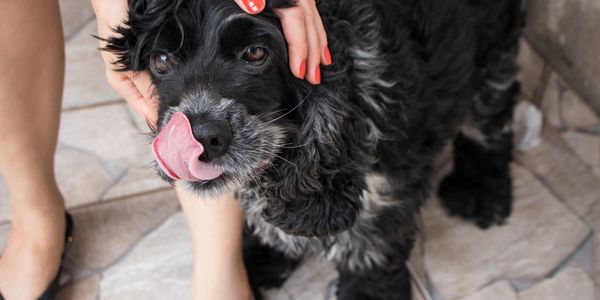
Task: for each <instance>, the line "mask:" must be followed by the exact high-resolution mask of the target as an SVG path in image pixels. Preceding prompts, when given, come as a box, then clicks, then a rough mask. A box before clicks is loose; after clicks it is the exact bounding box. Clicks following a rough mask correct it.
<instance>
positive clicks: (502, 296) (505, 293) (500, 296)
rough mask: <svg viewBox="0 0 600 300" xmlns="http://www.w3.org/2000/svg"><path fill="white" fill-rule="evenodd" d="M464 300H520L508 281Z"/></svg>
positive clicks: (496, 284) (486, 288)
mask: <svg viewBox="0 0 600 300" xmlns="http://www.w3.org/2000/svg"><path fill="white" fill-rule="evenodd" d="M463 300H519V299H518V298H517V293H516V292H515V290H514V289H513V288H512V286H510V283H509V282H508V281H498V282H496V283H494V284H491V285H489V286H486V287H484V288H483V289H481V290H480V291H478V292H476V293H475V294H473V295H471V296H469V297H466V298H464V299H463Z"/></svg>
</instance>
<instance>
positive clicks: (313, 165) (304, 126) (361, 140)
mask: <svg viewBox="0 0 600 300" xmlns="http://www.w3.org/2000/svg"><path fill="white" fill-rule="evenodd" d="M333 89H335V90H339V89H337V87H333V88H332V90H323V88H321V89H320V90H321V92H319V91H318V89H316V88H315V89H314V90H315V92H313V93H310V94H309V95H308V96H306V93H300V92H299V94H300V95H298V98H299V99H300V100H299V101H300V103H301V104H299V107H298V109H297V113H296V119H297V120H295V122H296V127H297V128H298V131H297V132H296V133H295V139H294V141H293V143H294V145H299V146H294V147H293V148H291V149H284V151H283V153H281V156H283V157H284V158H285V160H283V159H281V160H279V161H278V162H277V164H276V165H275V166H274V168H273V170H269V171H268V173H267V176H266V177H267V182H268V183H267V186H266V189H265V190H264V192H265V194H266V195H267V199H268V205H267V208H266V209H265V210H264V211H263V217H264V218H265V220H266V221H267V222H270V223H271V224H273V225H276V226H277V227H279V228H281V229H283V230H284V231H286V232H288V233H291V234H295V235H303V236H326V235H331V234H334V233H337V232H340V231H343V230H346V229H348V228H349V227H351V226H352V225H353V224H354V222H355V220H356V218H357V216H358V213H359V212H360V210H361V206H362V203H361V201H360V199H361V196H362V193H363V190H365V189H366V182H365V178H364V177H365V175H366V174H367V172H368V171H369V170H370V169H371V167H372V165H373V164H374V163H375V159H374V157H375V155H374V154H375V149H376V142H375V140H374V139H372V138H369V134H370V132H369V130H370V127H369V124H368V123H367V121H366V118H365V117H364V115H363V114H362V110H360V109H358V108H357V107H355V105H354V104H353V103H352V101H350V100H349V99H346V98H345V97H344V96H343V93H339V92H336V91H334V90H333ZM300 90H303V89H298V90H297V92H298V91H300ZM342 90H343V89H342ZM301 94H304V95H305V96H302V95H301ZM303 99H304V100H303ZM300 145H301V146H300ZM269 179H272V180H269Z"/></svg>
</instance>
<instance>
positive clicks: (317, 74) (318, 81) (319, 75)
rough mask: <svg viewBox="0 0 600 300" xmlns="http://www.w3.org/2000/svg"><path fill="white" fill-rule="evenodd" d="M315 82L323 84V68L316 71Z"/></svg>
mask: <svg viewBox="0 0 600 300" xmlns="http://www.w3.org/2000/svg"><path fill="white" fill-rule="evenodd" d="M315 81H316V82H317V84H318V83H321V67H319V66H317V68H316V69H315Z"/></svg>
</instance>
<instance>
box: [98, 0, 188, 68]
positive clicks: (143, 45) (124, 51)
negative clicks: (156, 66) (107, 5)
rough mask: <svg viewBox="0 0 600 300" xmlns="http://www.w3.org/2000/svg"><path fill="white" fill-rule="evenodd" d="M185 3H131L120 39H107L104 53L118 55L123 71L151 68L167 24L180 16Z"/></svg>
mask: <svg viewBox="0 0 600 300" xmlns="http://www.w3.org/2000/svg"><path fill="white" fill-rule="evenodd" d="M182 2H183V0H129V1H128V18H127V20H126V21H125V22H124V24H123V25H120V26H118V27H117V28H115V29H114V31H115V33H116V34H117V36H116V37H112V38H109V39H106V42H107V45H106V47H104V48H103V49H102V50H103V51H110V52H113V53H115V54H116V55H117V61H116V62H117V63H118V64H120V65H121V66H120V67H119V68H118V69H120V70H129V71H141V70H145V69H147V68H148V59H149V51H148V50H150V49H152V47H153V46H154V43H155V38H156V36H157V35H158V34H159V32H160V30H161V29H162V28H163V26H164V25H165V23H166V22H168V21H169V19H170V18H172V17H174V16H176V11H177V9H178V8H179V7H180V6H181V4H182Z"/></svg>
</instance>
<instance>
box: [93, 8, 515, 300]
mask: <svg viewBox="0 0 600 300" xmlns="http://www.w3.org/2000/svg"><path fill="white" fill-rule="evenodd" d="M128 5H129V15H128V20H127V21H126V23H125V25H124V26H121V27H118V28H116V29H115V31H116V32H117V33H118V35H117V36H116V37H114V38H111V39H108V40H107V41H108V44H107V46H106V48H105V49H104V50H106V51H111V52H113V53H116V54H117V55H118V58H119V60H118V63H119V64H121V66H122V70H127V71H142V70H150V72H151V75H152V80H153V82H154V84H155V86H156V93H157V94H158V96H159V98H160V106H159V123H158V130H156V131H154V132H153V137H156V138H155V142H156V141H159V142H157V144H156V145H155V151H158V152H160V151H162V150H161V149H163V148H164V149H173V147H175V148H177V147H183V146H181V145H183V144H185V146H186V147H187V146H189V147H190V149H192V150H189V151H188V150H185V151H187V152H185V151H184V152H180V153H179V154H177V155H179V156H177V157H178V158H177V157H174V156H173V157H166V156H169V155H172V153H165V152H162V154H160V155H162V156H160V155H159V156H158V158H157V162H158V164H157V170H158V173H159V175H160V176H162V177H163V178H164V179H165V180H167V181H170V182H173V180H175V179H181V180H182V181H183V182H185V185H186V186H187V187H189V188H190V189H192V190H193V191H195V192H196V193H199V194H207V195H216V194H218V193H221V192H225V191H235V193H236V197H237V198H238V199H239V201H240V202H241V203H242V205H243V207H244V208H245V210H246V215H247V228H246V230H245V234H244V239H245V241H244V245H245V246H244V257H245V262H246V266H247V271H248V273H249V278H250V283H251V285H252V288H253V291H254V293H255V297H256V298H257V299H261V297H262V296H261V294H260V290H261V289H264V288H271V287H277V286H279V285H281V284H282V283H283V282H284V281H285V278H286V277H287V275H289V273H290V272H291V271H292V270H293V268H294V267H295V266H296V265H297V263H298V261H299V260H300V259H301V258H302V257H303V256H304V255H306V254H316V255H320V256H322V257H324V258H326V259H328V260H330V261H332V262H333V263H335V265H336V266H337V269H338V271H339V279H338V281H337V287H336V294H337V297H338V299H386V300H389V299H410V298H411V285H410V278H409V273H408V270H407V267H406V261H407V259H408V257H409V254H410V251H411V248H412V246H413V243H414V239H415V233H416V231H417V230H418V228H417V223H416V220H417V218H418V216H419V210H420V208H421V206H422V204H423V202H424V201H425V199H427V198H428V197H429V196H430V195H431V190H432V177H433V171H434V170H433V163H434V160H435V159H436V157H437V156H438V155H439V154H440V152H441V151H442V149H443V148H444V146H445V145H447V144H449V143H453V146H454V169H453V171H452V172H451V173H450V174H449V175H448V176H447V177H446V178H445V179H444V180H443V181H442V183H441V184H440V188H439V191H438V193H439V195H440V198H441V201H442V203H443V204H444V206H445V207H446V208H447V210H448V211H449V213H450V214H452V215H456V216H460V217H463V218H465V219H469V220H472V221H474V222H475V223H476V224H477V225H479V226H480V227H482V228H487V227H489V226H492V225H495V224H501V223H502V222H503V221H504V220H505V219H506V218H507V217H508V216H509V214H510V212H511V203H512V194H511V178H510V176H509V163H510V161H511V151H512V131H511V119H512V111H513V107H514V104H515V102H516V100H515V99H516V97H517V95H518V94H519V89H520V88H519V82H518V80H517V79H516V76H517V72H518V66H517V63H516V56H517V53H518V45H519V38H520V35H521V31H522V27H523V16H522V11H521V7H522V3H521V0H505V1H496V0H406V1H397V0H372V1H364V0H343V1H339V0H321V1H317V5H318V10H319V12H320V14H321V17H322V20H323V23H324V26H325V28H326V32H327V34H328V42H329V48H330V50H331V54H332V57H333V58H334V60H333V63H332V64H331V65H330V66H326V67H323V68H322V73H323V75H322V78H323V82H322V84H320V85H316V86H313V85H310V84H309V83H307V82H305V81H303V80H300V79H297V78H296V77H294V76H293V75H292V73H291V72H290V71H289V67H288V57H287V46H286V41H285V39H284V36H283V34H282V28H281V25H280V23H279V20H278V18H277V17H276V15H275V14H274V13H273V9H276V8H284V7H292V6H294V5H295V3H294V1H292V0H270V1H268V6H267V8H266V10H265V12H263V13H261V14H260V15H256V16H251V15H248V14H245V13H243V12H242V11H241V10H240V9H239V8H238V7H237V6H236V4H235V3H234V1H231V0H129V3H128ZM165 128H167V129H169V130H166V129H165ZM177 128H179V129H177ZM186 128H187V129H186ZM174 129H177V130H174ZM178 130H179V131H178ZM167 131H169V132H171V133H172V132H180V133H179V135H174V136H169V137H163V136H162V135H163V134H167V133H165V132H167ZM169 134H170V133H169ZM192 140H193V141H192ZM156 148H158V150H157V149H156ZM182 151H183V150H182ZM184 156H185V157H184ZM189 156H191V161H186V159H188V158H189ZM181 157H184V158H181ZM179 163H181V164H189V165H190V166H192V165H193V166H194V167H193V168H192V169H190V170H192V171H186V170H187V169H185V167H183V168H182V167H181V166H178V165H177V164H179ZM186 166H187V165H186ZM190 168H191V167H190ZM457 276H459V274H457Z"/></svg>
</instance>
